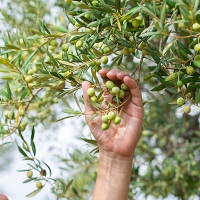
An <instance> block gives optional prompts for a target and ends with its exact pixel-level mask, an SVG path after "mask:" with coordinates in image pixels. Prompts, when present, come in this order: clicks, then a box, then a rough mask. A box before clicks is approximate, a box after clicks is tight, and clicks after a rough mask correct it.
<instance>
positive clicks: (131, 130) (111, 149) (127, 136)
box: [82, 69, 143, 200]
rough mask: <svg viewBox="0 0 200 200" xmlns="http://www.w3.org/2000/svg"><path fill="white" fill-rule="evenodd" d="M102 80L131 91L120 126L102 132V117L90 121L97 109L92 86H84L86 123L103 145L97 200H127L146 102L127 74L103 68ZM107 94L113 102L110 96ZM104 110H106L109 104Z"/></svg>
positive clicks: (84, 83) (100, 154) (101, 148)
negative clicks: (89, 92) (89, 91)
mask: <svg viewBox="0 0 200 200" xmlns="http://www.w3.org/2000/svg"><path fill="white" fill-rule="evenodd" d="M99 74H100V75H101V77H104V78H109V79H110V80H113V81H115V82H124V83H125V84H126V85H127V86H128V88H129V89H130V98H129V99H128V100H127V102H126V104H125V105H124V106H123V112H122V116H121V119H122V121H121V123H120V125H115V124H113V123H111V124H110V127H109V129H108V130H102V128H101V125H102V120H101V116H102V115H99V116H98V117H95V118H94V119H93V120H92V121H90V122H89V119H90V116H91V115H92V114H93V113H94V112H95V110H94V109H93V108H92V107H91V106H90V104H89V102H88V95H87V89H88V88H90V87H91V84H90V83H89V82H87V81H84V82H83V83H82V89H83V96H84V104H85V113H86V115H85V116H86V122H87V123H88V126H89V128H90V130H91V132H92V134H93V136H94V137H95V139H96V141H97V143H98V145H99V156H100V157H99V168H98V175H97V180H96V186H95V189H94V194H93V200H112V199H114V200H126V199H127V198H128V190H129V184H130V177H131V168H132V163H133V155H134V150H135V148H136V145H137V142H138V140H139V138H140V134H141V130H142V122H143V103H142V97H141V92H140V89H139V87H138V85H137V84H136V82H135V81H134V80H133V79H132V78H131V77H130V76H129V75H128V74H127V73H124V72H121V71H118V70H108V69H102V70H100V71H99ZM104 95H105V99H106V101H110V100H111V97H110V95H106V94H104ZM103 104H104V108H106V107H105V105H106V104H105V103H104V102H103Z"/></svg>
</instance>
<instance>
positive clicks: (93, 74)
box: [91, 68, 101, 85]
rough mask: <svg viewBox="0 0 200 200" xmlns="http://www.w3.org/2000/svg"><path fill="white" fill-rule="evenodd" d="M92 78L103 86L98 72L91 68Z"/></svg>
mask: <svg viewBox="0 0 200 200" xmlns="http://www.w3.org/2000/svg"><path fill="white" fill-rule="evenodd" d="M91 73H92V77H93V78H94V80H95V81H96V83H97V84H99V85H101V84H100V82H99V79H98V78H97V75H96V72H95V71H94V70H93V69H92V68H91Z"/></svg>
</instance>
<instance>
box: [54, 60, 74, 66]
mask: <svg viewBox="0 0 200 200" xmlns="http://www.w3.org/2000/svg"><path fill="white" fill-rule="evenodd" d="M58 62H59V63H61V64H63V65H66V66H70V67H76V65H75V64H73V63H70V62H67V61H64V60H58Z"/></svg>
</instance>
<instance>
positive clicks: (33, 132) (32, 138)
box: [31, 126, 35, 141]
mask: <svg viewBox="0 0 200 200" xmlns="http://www.w3.org/2000/svg"><path fill="white" fill-rule="evenodd" d="M34 136H35V128H34V126H33V128H32V131H31V140H32V141H33V140H34Z"/></svg>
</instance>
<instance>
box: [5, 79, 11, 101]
mask: <svg viewBox="0 0 200 200" xmlns="http://www.w3.org/2000/svg"><path fill="white" fill-rule="evenodd" d="M6 88H7V94H8V96H9V99H10V100H12V93H11V90H10V86H9V83H8V81H6Z"/></svg>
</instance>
